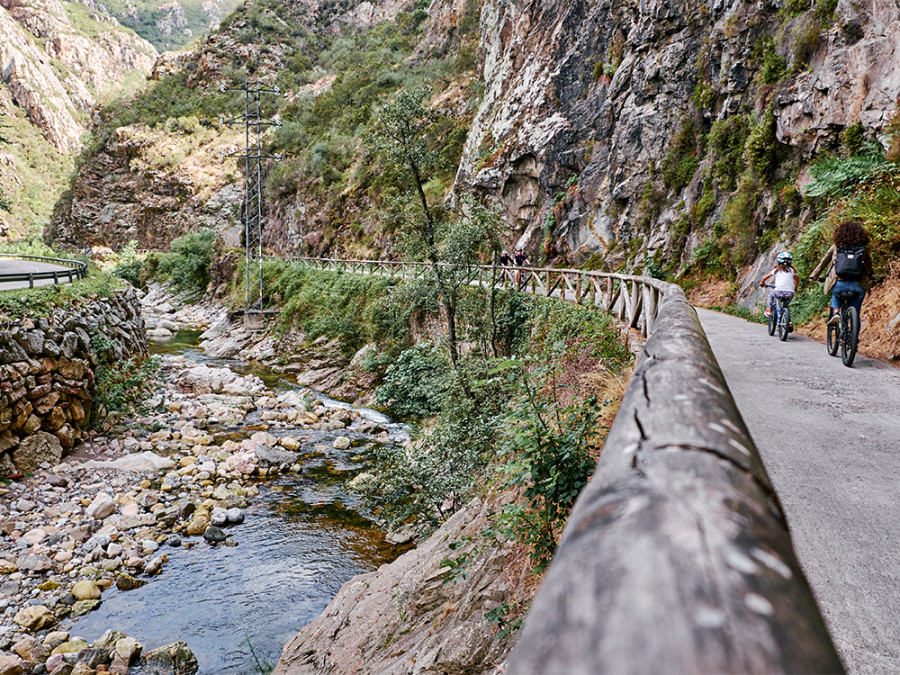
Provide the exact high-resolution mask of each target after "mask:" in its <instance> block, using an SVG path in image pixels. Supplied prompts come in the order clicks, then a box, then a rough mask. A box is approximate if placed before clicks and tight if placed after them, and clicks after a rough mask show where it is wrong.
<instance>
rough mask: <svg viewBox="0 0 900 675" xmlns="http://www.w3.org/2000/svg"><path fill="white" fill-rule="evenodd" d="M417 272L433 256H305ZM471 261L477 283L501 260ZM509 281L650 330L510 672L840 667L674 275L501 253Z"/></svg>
mask: <svg viewBox="0 0 900 675" xmlns="http://www.w3.org/2000/svg"><path fill="white" fill-rule="evenodd" d="M295 260H296V261H297V262H302V263H304V264H307V265H309V266H312V267H315V268H317V269H324V270H332V271H344V272H354V273H362V274H379V275H387V276H408V277H412V278H420V277H422V276H423V275H424V274H425V273H426V272H427V270H428V266H427V265H424V264H416V263H394V262H386V261H364V260H347V261H342V260H335V259H315V258H297V259H295ZM488 270H491V268H490V267H473V268H472V269H471V270H470V271H468V272H467V274H468V276H469V277H470V278H471V280H472V282H473V283H482V284H490V283H491V281H490V280H491V279H492V278H493V275H494V273H495V271H492V272H491V274H490V275H488ZM507 271H508V272H509V273H510V274H508V275H507V278H506V279H505V280H504V282H503V283H504V284H505V285H509V286H512V287H514V288H518V289H520V290H522V291H526V292H531V293H535V294H540V295H544V296H548V297H557V298H560V299H563V300H567V301H569V302H575V303H579V304H581V303H587V304H594V305H596V306H598V307H602V308H603V309H606V310H608V311H612V312H613V313H614V314H615V315H616V316H618V317H619V318H620V319H622V320H623V321H625V322H626V323H627V324H628V325H630V326H631V327H633V328H637V329H639V330H641V332H642V333H643V334H644V335H647V336H649V338H648V340H647V343H646V345H645V347H644V353H643V355H642V356H641V357H640V358H639V360H638V363H637V365H636V367H635V371H634V375H633V376H632V379H631V382H630V384H629V386H628V389H627V391H626V393H625V396H624V397H623V400H622V404H621V406H620V408H619V412H618V414H617V415H616V419H615V422H614V423H613V426H612V429H611V430H610V433H609V436H608V438H607V441H606V444H605V447H604V449H603V452H602V454H601V457H600V460H599V462H598V464H597V468H596V470H595V472H594V475H593V477H592V478H591V481H590V483H589V484H588V485H587V487H585V489H584V490H583V491H582V493H581V495H580V496H579V498H578V500H577V502H576V504H575V507H574V509H573V511H572V514H571V516H570V518H569V521H568V523H567V525H566V529H565V532H564V534H563V537H562V540H561V542H560V546H559V549H558V551H557V553H556V556H555V558H554V560H553V563H552V564H551V566H550V568H549V570H548V572H547V574H546V576H545V578H544V580H543V583H542V585H541V588H540V590H539V592H538V594H537V596H536V598H535V600H534V602H533V605H532V608H531V610H530V612H529V613H528V616H527V618H526V621H525V624H524V627H523V629H522V632H521V634H520V636H519V639H518V643H517V645H516V647H515V648H514V650H513V652H512V654H511V656H510V659H509V663H508V668H507V672H509V673H513V674H517V675H518V674H521V675H525V674H530V673H566V674H570V673H571V674H574V673H585V674H594V673H663V672H665V673H695V672H718V673H790V672H817V673H833V672H843V666H842V664H841V661H840V659H839V657H838V656H837V652H836V651H835V649H834V645H833V644H832V642H831V638H830V637H829V635H828V631H827V629H826V626H825V622H824V620H823V619H822V616H821V614H820V612H819V609H818V606H817V605H816V602H815V599H814V597H813V594H812V591H811V590H810V587H809V584H808V582H807V581H806V578H805V576H804V574H803V571H802V569H801V567H800V564H799V562H798V561H797V558H796V556H795V554H794V551H793V546H792V544H791V538H790V533H789V531H788V527H787V522H786V519H785V516H784V513H783V512H782V510H781V507H780V505H779V503H778V498H777V496H776V495H775V491H774V488H773V487H772V483H771V481H770V480H769V477H768V475H767V473H766V470H765V468H764V466H763V464H762V460H761V459H760V456H759V453H758V451H757V449H756V446H755V444H754V443H753V439H752V438H751V437H750V433H749V432H748V430H747V427H746V425H745V424H744V421H743V419H742V418H741V415H740V412H739V411H738V409H737V405H736V404H735V402H734V399H733V398H732V396H731V392H730V391H729V390H728V385H727V384H726V382H725V378H724V376H723V375H722V372H721V370H720V368H719V365H718V363H717V362H716V358H715V356H714V354H713V352H712V349H711V348H710V346H709V342H708V341H707V339H706V335H705V333H704V332H703V328H702V327H701V325H700V321H699V319H698V318H697V314H696V312H695V311H694V309H693V308H692V307H691V305H690V303H689V302H688V301H687V298H686V297H685V295H684V292H683V291H682V290H681V288H680V287H678V286H676V285H674V284H669V283H666V282H663V281H659V280H656V279H650V278H646V277H635V276H628V275H620V274H610V273H604V272H586V271H582V270H567V269H550V268H530V267H529V268H507Z"/></svg>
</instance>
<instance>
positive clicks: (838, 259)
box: [834, 246, 866, 281]
mask: <svg viewBox="0 0 900 675" xmlns="http://www.w3.org/2000/svg"><path fill="white" fill-rule="evenodd" d="M865 253H866V247H865V246H860V247H858V248H839V249H837V252H836V253H835V255H834V273H835V274H836V275H837V278H838V279H840V280H841V281H858V280H859V279H860V278H861V277H862V275H863V272H864V271H865V269H866V267H865V265H864V264H863V257H864V256H865Z"/></svg>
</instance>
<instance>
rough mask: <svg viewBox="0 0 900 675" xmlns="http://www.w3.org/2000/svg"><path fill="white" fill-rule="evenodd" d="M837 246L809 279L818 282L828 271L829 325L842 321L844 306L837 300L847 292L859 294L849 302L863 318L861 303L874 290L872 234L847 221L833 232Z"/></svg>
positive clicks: (826, 255) (860, 225)
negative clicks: (870, 251) (870, 241)
mask: <svg viewBox="0 0 900 675" xmlns="http://www.w3.org/2000/svg"><path fill="white" fill-rule="evenodd" d="M833 241H834V244H833V245H832V246H831V248H830V249H828V253H826V254H825V257H824V258H822V261H821V262H820V263H819V264H818V266H817V267H816V269H814V270H813V271H812V273H811V274H810V275H809V279H810V281H813V280H814V279H819V280H820V281H821V278H820V275H821V274H822V272H823V271H824V270H825V269H826V268H828V266H829V265H830V266H831V267H830V268H828V275H827V276H826V278H825V292H826V293H831V314H830V315H829V317H828V323H829V324H832V323H837V322H838V321H840V311H839V310H840V308H841V303H840V301H839V300H838V298H837V296H838V294H839V293H842V292H844V291H850V292H854V293H856V297H855V298H854V299H853V300H852V301H851V302H850V304H851V305H852V306H853V307H856V312H857V314H859V315H860V316H862V303H863V298H865V297H866V293H867V292H868V291H869V290H870V289H871V288H872V256H871V255H870V254H869V249H868V246H869V233H868V232H866V228H864V227H863V226H862V223H859V222H857V221H855V220H848V221H846V222H843V223H841V224H840V225H838V226H837V227H836V228H834V237H833Z"/></svg>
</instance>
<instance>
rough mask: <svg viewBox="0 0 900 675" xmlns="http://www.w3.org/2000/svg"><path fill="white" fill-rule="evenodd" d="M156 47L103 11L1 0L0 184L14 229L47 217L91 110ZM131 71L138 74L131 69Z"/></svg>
mask: <svg viewBox="0 0 900 675" xmlns="http://www.w3.org/2000/svg"><path fill="white" fill-rule="evenodd" d="M156 56H157V54H156V50H155V49H154V48H153V46H152V45H151V44H150V43H148V42H146V41H145V40H142V39H141V38H139V37H138V36H136V35H135V34H134V33H132V32H131V31H129V30H126V29H124V28H123V27H122V26H120V25H119V24H118V22H116V20H115V19H112V18H111V17H109V16H108V15H106V14H104V13H102V12H96V11H93V10H90V9H89V8H88V7H87V6H85V5H83V4H81V3H79V2H74V1H69V0H62V1H59V0H2V2H0V109H2V110H3V116H4V120H3V121H4V126H5V129H4V131H3V134H2V137H3V138H4V139H5V140H6V141H7V143H8V144H2V145H0V153H2V154H0V185H2V188H3V192H4V194H5V195H6V196H7V198H8V199H9V202H10V206H11V212H10V213H9V214H3V216H2V217H3V219H4V220H5V221H6V222H7V223H9V224H11V225H12V226H13V235H14V236H15V234H16V233H17V231H18V232H21V231H22V230H24V229H26V228H27V227H29V226H32V225H38V226H42V225H43V224H45V223H47V222H49V219H50V214H51V212H52V210H53V205H54V203H55V201H56V199H57V198H58V197H59V194H60V193H61V192H62V190H63V187H64V185H65V181H66V179H67V173H68V172H69V171H70V170H71V168H72V165H73V163H74V159H75V154H76V153H77V152H78V151H79V150H80V149H81V147H82V136H83V135H84V133H85V131H87V129H88V127H89V125H90V118H91V111H92V110H93V108H94V106H95V105H96V104H97V103H98V102H99V101H101V100H104V99H105V98H107V97H108V96H110V95H112V94H114V93H115V91H117V90H118V89H119V88H120V87H121V85H122V83H123V82H124V81H126V80H127V79H129V78H133V77H135V76H134V75H133V74H135V73H148V72H149V71H150V69H151V68H152V66H153V63H154V61H155V59H156ZM137 77H138V78H140V77H141V75H138V76H137Z"/></svg>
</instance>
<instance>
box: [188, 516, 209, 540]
mask: <svg viewBox="0 0 900 675" xmlns="http://www.w3.org/2000/svg"><path fill="white" fill-rule="evenodd" d="M207 527H209V518H208V517H207V516H206V515H205V514H197V515H194V517H193V519H191V522H190V523H188V526H187V527H186V528H185V530H184V532H185V534H187V535H189V536H191V537H196V536H197V535H200V534H203V533H204V532H206V528H207Z"/></svg>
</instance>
